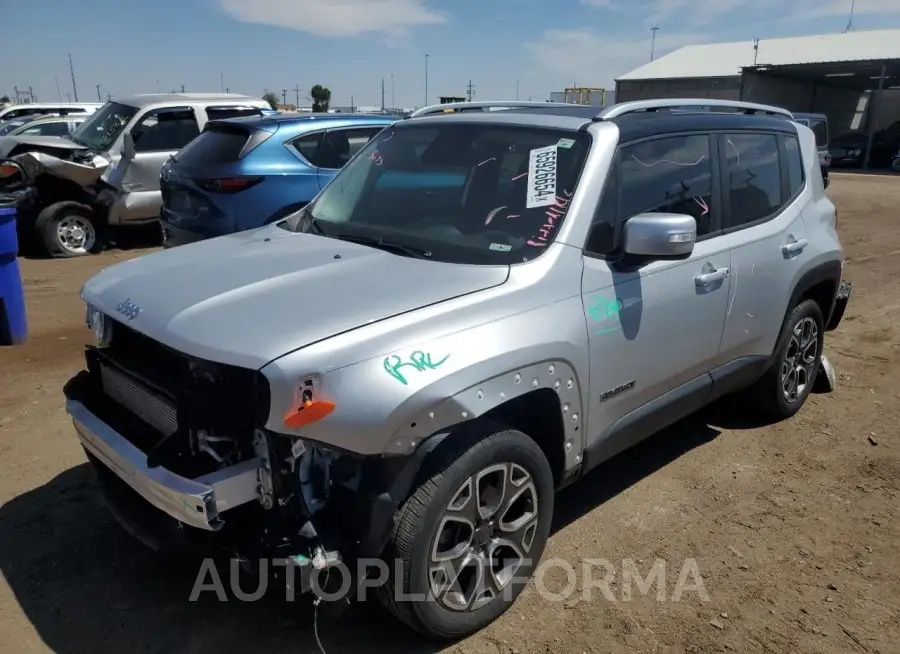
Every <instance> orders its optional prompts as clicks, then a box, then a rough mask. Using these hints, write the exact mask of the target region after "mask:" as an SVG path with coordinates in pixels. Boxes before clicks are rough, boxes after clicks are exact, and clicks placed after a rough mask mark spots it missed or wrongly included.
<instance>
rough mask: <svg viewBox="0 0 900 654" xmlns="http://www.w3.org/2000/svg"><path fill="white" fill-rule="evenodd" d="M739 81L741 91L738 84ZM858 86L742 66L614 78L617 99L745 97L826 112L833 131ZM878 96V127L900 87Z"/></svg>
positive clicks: (892, 109) (846, 122)
mask: <svg viewBox="0 0 900 654" xmlns="http://www.w3.org/2000/svg"><path fill="white" fill-rule="evenodd" d="M742 84H743V94H742V92H741V86H742ZM860 95H861V94H860V92H859V91H852V90H847V89H841V88H836V87H831V86H827V85H823V84H819V85H813V84H811V83H809V82H803V81H800V80H795V79H788V78H778V77H773V76H771V75H762V74H759V73H753V72H746V73H744V75H743V77H741V76H734V77H714V78H705V77H701V78H682V79H670V80H645V81H622V82H617V83H616V99H617V101H619V102H629V101H632V100H648V99H652V98H715V99H719V100H741V99H743V100H745V101H747V102H760V103H763V104H773V105H776V106H779V107H785V108H786V109H790V110H791V111H799V112H814V113H824V114H826V115H827V116H828V122H829V128H830V131H831V134H832V135H836V134H839V133H840V132H842V131H845V130H848V129H850V127H851V123H852V121H853V117H854V115H855V114H856V112H857V105H858V104H859V99H860ZM883 95H884V99H883V101H881V102H876V103H874V104H875V107H876V110H875V113H876V116H875V124H876V128H877V129H881V128H884V127H887V126H888V125H890V124H891V123H893V122H894V121H896V120H898V119H900V91H894V90H891V91H884V92H883Z"/></svg>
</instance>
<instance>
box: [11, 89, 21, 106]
mask: <svg viewBox="0 0 900 654" xmlns="http://www.w3.org/2000/svg"><path fill="white" fill-rule="evenodd" d="M13 91H15V92H16V104H22V103H21V102H19V87H18V86H14V87H13Z"/></svg>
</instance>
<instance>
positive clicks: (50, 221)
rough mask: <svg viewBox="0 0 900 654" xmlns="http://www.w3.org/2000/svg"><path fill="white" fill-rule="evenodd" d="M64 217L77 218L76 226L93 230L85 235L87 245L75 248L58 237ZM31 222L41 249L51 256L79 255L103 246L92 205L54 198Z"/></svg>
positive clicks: (96, 250)
mask: <svg viewBox="0 0 900 654" xmlns="http://www.w3.org/2000/svg"><path fill="white" fill-rule="evenodd" d="M67 220H74V221H76V222H77V223H78V224H79V225H80V227H79V229H82V230H83V231H85V233H86V234H87V233H88V232H87V230H92V236H86V239H85V241H86V242H85V245H86V246H87V247H84V248H80V249H79V248H75V247H73V245H72V244H69V245H67V244H66V243H64V242H63V241H62V240H61V239H60V234H59V232H60V224H61V223H62V222H63V221H67ZM34 226H35V230H36V231H37V234H38V236H39V238H40V240H41V243H42V244H43V247H44V251H45V252H46V253H47V254H49V255H50V256H51V257H54V258H59V259H62V258H70V257H80V256H84V255H86V254H94V253H96V252H99V251H100V250H101V249H102V248H103V238H102V236H101V231H100V221H99V220H98V219H97V216H96V214H95V213H94V211H93V209H91V207H89V206H87V205H86V204H81V203H80V202H70V201H66V202H57V203H55V204H51V205H49V206H47V207H45V208H44V209H43V210H42V211H41V212H40V213H39V214H38V217H37V219H36V220H35V223H34Z"/></svg>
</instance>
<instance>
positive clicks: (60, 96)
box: [53, 75, 62, 102]
mask: <svg viewBox="0 0 900 654" xmlns="http://www.w3.org/2000/svg"><path fill="white" fill-rule="evenodd" d="M53 77H54V78H55V79H56V99H57V100H59V101H60V102H62V93H61V92H60V90H59V75H54V76H53Z"/></svg>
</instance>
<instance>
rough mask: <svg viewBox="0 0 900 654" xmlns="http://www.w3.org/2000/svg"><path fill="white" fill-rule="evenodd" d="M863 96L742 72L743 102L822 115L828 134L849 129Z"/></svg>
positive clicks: (856, 93)
mask: <svg viewBox="0 0 900 654" xmlns="http://www.w3.org/2000/svg"><path fill="white" fill-rule="evenodd" d="M861 95H862V94H861V93H860V92H859V91H855V90H852V89H842V88H837V87H834V86H827V85H824V84H813V83H811V82H804V81H801V80H796V79H788V78H783V77H775V76H773V75H760V74H759V73H753V72H745V73H744V75H743V98H742V99H743V100H746V101H747V102H759V103H761V104H774V105H776V106H779V107H784V108H785V109H790V110H791V111H798V112H815V113H823V114H825V115H826V116H828V125H829V130H830V132H831V134H833V135H836V134H840V133H841V132H844V131H846V130H848V129H850V125H851V123H852V122H853V117H854V115H856V107H857V105H858V104H859V98H860V96H861Z"/></svg>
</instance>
